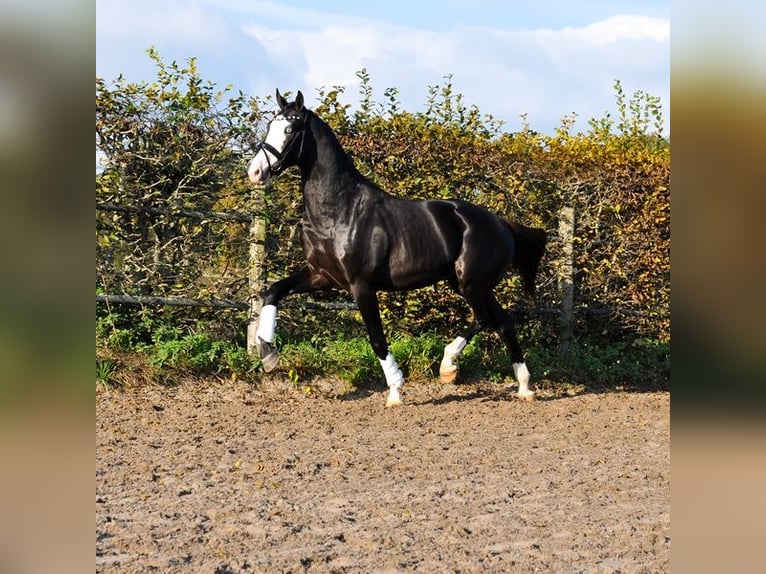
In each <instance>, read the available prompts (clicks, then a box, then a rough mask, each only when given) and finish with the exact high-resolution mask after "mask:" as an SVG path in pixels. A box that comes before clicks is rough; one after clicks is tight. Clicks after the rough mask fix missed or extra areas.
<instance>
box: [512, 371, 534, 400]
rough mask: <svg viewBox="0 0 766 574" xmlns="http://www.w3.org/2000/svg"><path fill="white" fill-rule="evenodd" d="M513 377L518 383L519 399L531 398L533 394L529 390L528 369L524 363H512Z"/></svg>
mask: <svg viewBox="0 0 766 574" xmlns="http://www.w3.org/2000/svg"><path fill="white" fill-rule="evenodd" d="M513 377H514V378H515V379H516V382H517V383H519V397H521V398H525V399H528V398H531V397H532V396H534V394H535V393H534V392H533V391H530V390H529V369H527V364H526V363H513Z"/></svg>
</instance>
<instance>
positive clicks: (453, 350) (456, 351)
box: [439, 337, 468, 373]
mask: <svg viewBox="0 0 766 574" xmlns="http://www.w3.org/2000/svg"><path fill="white" fill-rule="evenodd" d="M467 343H468V341H467V340H466V339H465V338H463V337H457V338H455V340H454V341H452V342H451V343H450V344H449V345H447V346H446V347H444V358H443V359H442V364H441V367H440V369H439V371H440V372H441V373H447V372H450V371H454V370H455V369H456V368H457V367H455V365H454V363H453V362H452V361H454V360H455V359H457V358H458V356H460V353H462V352H463V349H465V346H466V344H467Z"/></svg>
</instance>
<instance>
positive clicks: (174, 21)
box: [96, 0, 228, 56]
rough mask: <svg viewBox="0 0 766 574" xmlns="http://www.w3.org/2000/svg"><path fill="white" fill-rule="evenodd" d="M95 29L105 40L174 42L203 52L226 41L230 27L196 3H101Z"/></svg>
mask: <svg viewBox="0 0 766 574" xmlns="http://www.w3.org/2000/svg"><path fill="white" fill-rule="evenodd" d="M96 28H97V30H98V35H99V36H101V37H102V38H103V37H106V38H110V39H115V40H122V39H127V38H131V39H139V40H143V41H145V42H146V43H147V45H149V44H159V43H171V44H174V45H178V46H186V47H192V48H195V49H200V48H209V47H213V46H215V45H216V44H217V43H219V42H221V41H224V40H225V39H226V36H227V28H228V27H227V24H226V21H225V19H224V18H223V17H222V16H221V14H220V12H217V11H216V10H215V9H212V8H210V7H206V6H204V5H203V4H200V3H197V2H187V1H184V0H163V1H162V2H157V1H156V0H133V1H131V2H125V1H120V0H99V1H98V2H97V3H96ZM192 55H193V54H190V56H192Z"/></svg>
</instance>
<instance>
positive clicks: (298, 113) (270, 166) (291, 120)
mask: <svg viewBox="0 0 766 574" xmlns="http://www.w3.org/2000/svg"><path fill="white" fill-rule="evenodd" d="M277 104H278V105H279V112H278V113H277V115H276V116H275V117H274V119H273V120H271V122H269V128H268V130H267V132H266V139H264V140H263V141H262V142H261V143H259V144H258V147H257V150H258V151H256V153H255V157H253V159H252V160H251V161H250V165H249V166H248V168H247V175H248V177H249V178H250V181H252V182H253V183H256V184H263V183H266V182H267V181H268V180H269V178H270V177H271V176H272V175H278V174H280V173H282V171H283V170H284V169H286V168H288V167H290V166H292V165H295V163H296V162H297V161H298V158H299V157H300V155H301V152H302V151H303V139H304V136H305V133H306V132H305V129H306V108H304V107H303V94H302V93H301V92H300V90H299V91H298V94H297V95H296V96H295V101H294V102H292V103H288V102H287V100H286V99H285V98H284V97H283V96H282V94H280V93H279V90H277Z"/></svg>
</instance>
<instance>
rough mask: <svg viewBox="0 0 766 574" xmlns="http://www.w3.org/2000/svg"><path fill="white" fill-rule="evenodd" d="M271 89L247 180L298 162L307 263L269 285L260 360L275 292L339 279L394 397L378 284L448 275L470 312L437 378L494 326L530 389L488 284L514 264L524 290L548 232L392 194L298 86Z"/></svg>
mask: <svg viewBox="0 0 766 574" xmlns="http://www.w3.org/2000/svg"><path fill="white" fill-rule="evenodd" d="M276 98H277V104H278V105H279V112H278V113H277V114H276V116H275V117H274V119H273V120H272V121H271V123H270V124H269V127H268V132H267V134H266V139H265V140H264V141H263V142H262V143H261V144H259V146H258V151H257V153H256V154H255V157H254V158H253V159H252V161H251V162H250V165H249V166H248V169H247V173H248V176H249V177H250V180H251V181H252V182H253V183H255V184H264V183H266V182H267V181H268V180H269V178H270V177H271V176H273V175H277V174H279V173H281V172H282V171H284V170H285V169H287V168H289V167H291V166H294V165H297V166H298V167H299V168H300V171H301V187H302V189H303V203H304V210H305V216H304V220H303V249H304V252H305V255H306V265H305V266H304V267H302V268H300V269H299V270H297V271H296V272H295V273H293V274H292V275H290V276H289V277H287V278H286V279H282V280H281V281H278V282H276V283H275V284H273V285H272V286H271V287H270V288H269V289H268V290H267V291H266V294H265V297H264V300H263V309H262V311H261V315H260V317H259V323H258V330H257V348H258V353H259V355H260V357H261V359H262V361H263V366H264V369H265V370H266V371H269V370H271V369H273V368H274V367H275V366H276V364H277V361H278V360H279V355H278V354H277V351H276V349H275V348H274V347H273V345H272V343H273V340H274V328H275V325H276V315H277V307H276V306H277V304H278V303H279V301H280V300H281V299H282V298H283V297H285V296H286V295H290V294H293V293H306V292H309V291H316V290H322V289H343V290H346V291H348V292H349V293H351V295H352V296H353V297H354V299H355V301H356V303H357V305H358V306H359V311H360V312H361V314H362V318H363V319H364V323H365V326H366V327H367V333H368V335H369V337H370V343H371V344H372V348H373V350H374V351H375V354H376V355H377V356H378V358H379V359H380V364H381V366H382V368H383V372H384V373H385V376H386V382H387V383H388V387H389V394H388V399H387V401H386V406H393V405H398V404H400V403H401V398H400V395H399V388H400V387H401V385H402V383H403V381H404V376H403V375H402V372H401V370H400V369H399V367H398V366H397V364H396V361H395V360H394V357H393V356H392V355H391V353H390V352H389V350H388V343H387V342H386V336H385V334H384V332H383V325H382V323H381V320H380V311H379V308H378V297H377V291H391V290H410V289H416V288H419V287H424V286H426V285H431V284H434V283H436V282H438V281H442V280H446V281H447V282H448V283H449V284H450V285H451V286H452V288H453V289H454V290H455V291H456V292H457V293H459V294H460V295H462V296H463V297H464V298H465V300H466V301H467V302H468V304H469V305H470V307H471V309H472V311H473V315H474V319H473V323H472V324H471V325H470V327H469V328H468V329H467V330H466V331H465V332H464V333H463V334H462V335H461V336H459V337H457V338H456V339H455V340H454V341H452V342H451V343H450V344H449V345H447V346H446V347H445V349H444V358H443V359H442V362H441V368H440V374H441V378H442V380H444V381H445V382H451V381H453V380H454V379H455V377H456V376H457V366H456V365H455V364H454V363H453V361H454V360H455V359H456V358H457V357H458V355H459V354H460V352H461V351H462V350H463V348H464V347H465V345H466V343H467V342H468V341H469V340H470V339H471V337H473V336H474V335H475V334H476V333H477V332H479V331H480V330H482V329H485V328H492V329H495V330H497V331H498V332H499V333H500V335H501V336H502V337H503V339H504V340H505V343H506V344H507V346H508V348H509V350H510V353H511V358H512V360H513V371H514V376H515V378H516V380H517V382H518V384H519V391H518V396H519V397H522V398H525V399H531V398H532V397H533V396H534V393H533V392H532V391H531V390H530V389H529V371H528V370H527V367H526V364H525V362H524V354H523V352H522V350H521V346H520V345H519V343H518V341H517V338H516V330H515V328H514V324H513V321H512V320H511V317H510V315H509V314H508V313H507V312H506V311H505V309H503V307H502V306H501V305H500V303H498V301H497V299H496V298H495V295H494V293H493V290H494V288H495V286H496V285H497V284H498V282H499V281H500V280H501V279H502V278H503V276H504V275H505V273H506V272H507V271H508V270H509V268H510V267H511V266H513V267H514V268H515V269H516V270H517V271H518V272H519V274H520V275H521V277H522V280H523V283H524V287H525V290H526V291H527V292H528V293H530V294H533V293H534V284H535V276H536V274H537V269H538V266H539V264H540V259H541V258H542V256H543V252H544V251H545V242H546V235H545V232H544V231H543V230H542V229H535V228H531V227H525V226H523V225H520V224H518V223H513V222H509V221H505V220H504V219H501V218H500V217H498V216H497V215H494V214H492V213H490V212H489V211H487V210H486V209H484V208H482V207H479V206H477V205H473V204H471V203H468V202H466V201H461V200H428V201H413V200H407V199H400V198H396V197H393V196H391V195H389V194H387V193H386V192H384V191H383V190H381V189H380V188H379V187H378V186H377V185H375V184H374V183H372V182H371V181H369V180H368V179H367V178H365V177H364V176H363V175H362V174H361V173H359V171H358V170H357V169H356V167H355V166H354V163H353V161H352V160H351V158H350V157H349V156H348V154H346V152H345V151H344V150H343V148H342V147H341V145H340V143H339V142H338V140H337V138H336V137H335V134H334V133H333V132H332V130H331V129H330V128H329V126H328V125H327V124H326V123H324V122H323V121H322V120H321V119H320V118H319V117H318V116H317V115H316V114H314V113H313V112H312V111H311V110H309V109H308V108H306V107H304V103H303V94H301V92H300V91H299V92H298V94H297V96H296V98H295V101H294V102H292V103H288V102H287V100H285V98H284V97H283V96H282V95H281V94H280V93H279V90H277V92H276Z"/></svg>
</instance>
